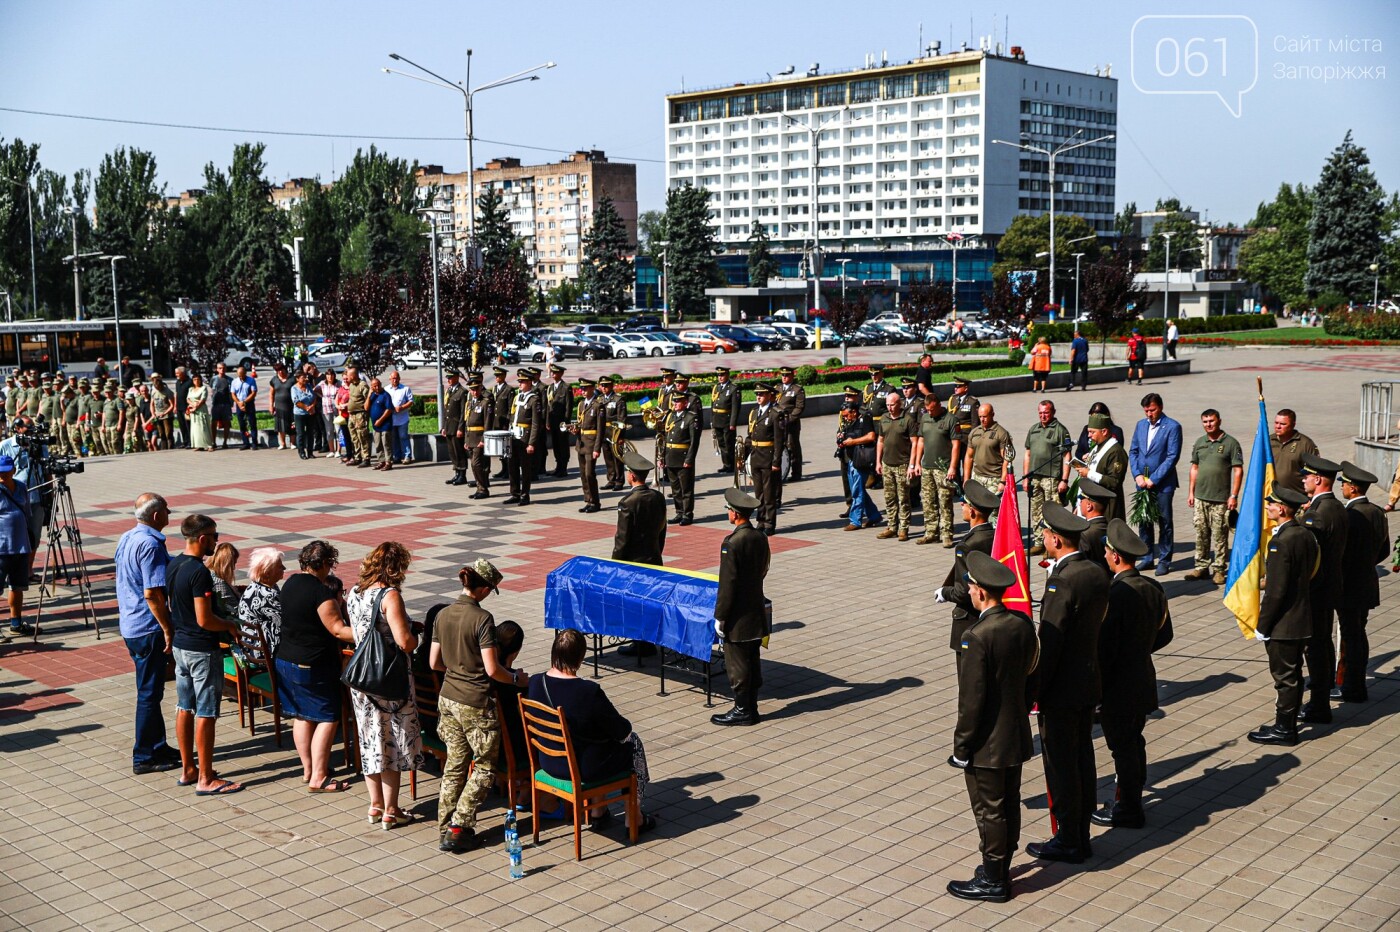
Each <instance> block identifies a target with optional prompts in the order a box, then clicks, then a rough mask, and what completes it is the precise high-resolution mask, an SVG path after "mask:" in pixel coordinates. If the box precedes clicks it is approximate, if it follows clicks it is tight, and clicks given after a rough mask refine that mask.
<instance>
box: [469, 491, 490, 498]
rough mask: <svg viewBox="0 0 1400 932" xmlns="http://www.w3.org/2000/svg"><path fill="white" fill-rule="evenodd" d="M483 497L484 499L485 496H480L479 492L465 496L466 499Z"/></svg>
mask: <svg viewBox="0 0 1400 932" xmlns="http://www.w3.org/2000/svg"><path fill="white" fill-rule="evenodd" d="M485 497H486V496H485V495H484V494H482V493H481V492H473V493H472V494H470V495H468V496H467V498H471V499H477V498H485Z"/></svg>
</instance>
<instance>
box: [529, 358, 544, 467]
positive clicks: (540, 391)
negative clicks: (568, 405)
mask: <svg viewBox="0 0 1400 932" xmlns="http://www.w3.org/2000/svg"><path fill="white" fill-rule="evenodd" d="M525 369H526V371H528V372H529V373H530V381H531V382H533V383H534V386H535V395H536V397H538V398H539V405H540V415H541V417H543V418H544V420H541V421H540V441H539V443H537V444H535V455H534V456H532V457H530V466H531V468H533V469H534V472H533V474H531V476H530V479H531V481H533V482H538V481H539V479H540V477H541V476H543V475H544V474H545V469H544V466H545V455H546V454H547V453H548V450H547V449H546V447H545V443H544V441H545V438H546V437H548V436H549V429H548V425H547V422H548V420H549V417H548V413H547V411H546V405H547V404H548V400H547V399H546V398H545V384H544V370H543V369H541V368H540V367H539V366H526V367H525Z"/></svg>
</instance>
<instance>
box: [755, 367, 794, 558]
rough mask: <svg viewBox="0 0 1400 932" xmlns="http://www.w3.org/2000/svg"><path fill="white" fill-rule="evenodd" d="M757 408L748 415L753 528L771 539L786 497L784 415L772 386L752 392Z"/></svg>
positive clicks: (763, 384) (765, 384)
mask: <svg viewBox="0 0 1400 932" xmlns="http://www.w3.org/2000/svg"><path fill="white" fill-rule="evenodd" d="M753 392H754V407H753V410H752V411H750V412H749V435H748V437H747V438H746V442H747V443H748V445H749V473H750V474H751V475H752V477H753V492H754V497H755V498H757V499H758V509H757V510H756V511H755V512H754V515H753V520H754V526H755V527H756V528H757V529H758V530H760V531H762V532H763V533H764V534H766V535H768V536H769V537H772V536H773V534H775V533H776V532H777V530H778V502H779V501H780V500H781V499H782V494H783V491H782V490H783V474H782V465H783V438H784V434H785V433H786V432H785V431H784V430H783V415H782V412H781V411H779V410H778V408H777V406H776V405H774V404H773V386H772V385H770V384H768V383H767V382H760V383H758V384H757V385H755V386H754V388H753Z"/></svg>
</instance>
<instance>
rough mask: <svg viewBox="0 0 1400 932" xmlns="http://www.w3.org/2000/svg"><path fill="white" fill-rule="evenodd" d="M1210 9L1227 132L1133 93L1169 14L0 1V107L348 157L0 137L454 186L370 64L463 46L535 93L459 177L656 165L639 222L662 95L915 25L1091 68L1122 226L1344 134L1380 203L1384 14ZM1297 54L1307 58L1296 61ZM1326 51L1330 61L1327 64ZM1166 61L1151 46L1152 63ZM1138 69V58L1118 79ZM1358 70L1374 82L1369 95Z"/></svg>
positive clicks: (497, 109)
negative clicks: (423, 168) (519, 74)
mask: <svg viewBox="0 0 1400 932" xmlns="http://www.w3.org/2000/svg"><path fill="white" fill-rule="evenodd" d="M1203 6H1205V5H1203ZM1209 7H1210V8H1211V9H1212V12H1214V13H1217V14H1237V15H1242V16H1248V17H1249V18H1250V19H1251V20H1252V21H1253V23H1254V24H1255V26H1256V27H1257V30H1258V79H1257V83H1256V84H1255V86H1254V87H1253V89H1252V90H1250V91H1249V92H1248V93H1246V94H1245V95H1244V97H1243V107H1242V113H1241V116H1240V117H1239V118H1236V117H1235V116H1233V115H1231V113H1230V112H1229V111H1227V109H1226V108H1225V106H1224V105H1222V103H1221V102H1220V100H1218V99H1216V98H1215V97H1213V96H1200V95H1195V96H1180V95H1149V94H1144V93H1142V92H1141V91H1139V90H1137V89H1135V88H1134V85H1133V80H1132V73H1131V65H1132V62H1133V50H1132V49H1131V43H1132V36H1133V25H1134V22H1135V21H1136V20H1137V19H1138V17H1139V16H1142V15H1146V14H1158V15H1160V14H1175V13H1178V12H1180V10H1181V9H1182V7H1181V5H1180V4H1171V3H1123V2H1100V0H1079V2H1077V3H1071V4H1051V3H1045V2H1043V0H1037V2H1033V3H1024V2H1019V0H1018V2H1003V3H1002V4H1000V5H999V6H989V5H984V4H947V3H940V4H930V3H913V2H888V0H887V2H880V3H867V4H859V3H851V2H849V0H844V2H841V0H810V2H803V3H791V2H779V0H768V2H755V0H745V2H734V0H711V2H708V3H704V4H666V3H641V2H634V0H609V2H606V3H593V4H579V3H576V2H571V3H554V2H551V0H536V2H533V3H527V4H509V3H499V2H491V3H485V2H458V3H448V4H414V5H411V6H410V5H408V4H389V3H383V2H377V3H369V2H362V0H340V2H320V0H316V2H286V0H284V2H280V3H272V2H264V0H239V2H237V3H231V2H198V0H196V2H190V0H182V2H168V0H123V2H92V0H86V2H84V0H46V2H30V0H0V107H12V108H21V109H28V110H46V111H56V112H62V113H73V114H85V115H96V116H105V117H115V118H121V119H132V120H149V121H159V122H168V123H188V124H201V125H210V126H222V127H236V128H246V129H249V130H284V131H295V132H314V133H332V134H340V135H342V136H345V137H349V138H338V139H334V140H332V139H324V138H320V139H317V138H301V137H295V136H272V135H264V136H259V135H257V134H256V133H222V132H200V131H195V130H185V129H169V128H156V127H145V126H128V125H118V124H107V123H97V122H86V121H75V120H65V119H57V118H53V117H41V116H32V115H25V114H18V113H13V112H7V111H3V110H0V136H3V137H5V138H13V137H16V136H18V137H21V138H23V139H25V140H26V141H34V142H39V143H41V144H42V149H41V158H42V159H43V161H44V163H45V165H46V166H47V167H49V168H53V169H56V170H59V171H63V172H68V173H71V172H72V171H74V170H76V169H78V168H84V167H87V168H93V169H95V168H96V167H97V165H98V163H99V161H100V160H101V158H102V155H103V154H104V153H106V152H108V151H110V150H112V149H113V148H115V147H117V146H119V145H130V146H139V147H141V148H145V149H149V150H151V151H153V152H154V153H155V155H156V158H157V161H158V164H159V167H160V175H161V181H162V182H164V183H165V184H166V185H167V187H168V189H169V191H170V192H171V193H174V192H176V191H179V190H181V189H183V188H189V187H197V186H198V185H199V184H200V182H201V178H202V169H203V166H204V164H205V163H206V162H208V161H211V160H212V161H214V162H215V163H216V164H218V165H227V164H228V161H229V157H230V153H231V151H232V148H233V146H234V144H235V143H237V142H240V141H243V140H245V139H261V140H262V141H264V142H266V143H267V163H268V167H269V174H270V175H271V177H272V179H273V181H275V182H280V181H282V180H285V179H287V178H289V177H295V176H312V175H320V176H321V177H322V178H323V179H329V178H331V177H333V175H334V171H335V170H338V169H342V168H343V167H344V165H345V163H346V161H347V160H348V159H349V157H350V156H351V154H352V153H353V151H354V150H355V148H356V147H357V146H366V147H367V146H368V145H369V144H370V143H371V142H375V143H377V144H378V145H379V146H380V147H381V148H383V149H386V150H388V151H389V152H390V153H391V154H393V155H396V156H403V157H405V158H408V159H410V160H411V159H414V158H416V159H417V160H418V161H420V162H425V163H440V164H443V165H445V166H446V167H447V168H448V169H449V170H461V169H462V168H463V167H464V165H465V161H466V156H465V147H464V145H463V143H461V142H460V141H457V142H449V141H441V142H432V141H423V142H411V141H394V140H387V139H383V138H382V137H385V136H440V137H451V136H453V135H454V134H455V135H456V136H457V137H460V136H461V135H462V106H461V99H460V97H459V96H458V95H456V94H453V93H452V92H450V91H446V90H437V89H434V88H431V87H429V86H427V85H424V84H418V83H416V82H413V81H409V80H406V79H404V78H399V77H395V76H391V75H385V74H383V73H381V72H380V70H379V69H380V68H381V67H383V66H385V65H388V64H391V62H389V60H388V58H387V55H388V53H389V52H399V53H401V54H403V55H406V56H408V57H409V58H412V59H414V60H416V61H418V62H420V63H422V64H424V65H426V66H427V67H429V68H432V69H433V70H435V71H438V72H439V73H441V74H444V75H447V76H449V77H451V78H453V79H454V80H457V79H460V78H461V77H462V76H463V70H464V62H465V50H466V48H467V47H468V46H471V47H472V48H474V49H475V55H474V64H473V69H474V70H473V83H474V84H479V83H482V82H484V81H487V80H491V79H493V78H496V77H500V76H503V75H506V74H509V73H511V72H514V71H518V70H520V69H523V68H526V67H529V66H532V65H535V64H538V63H541V62H544V61H546V60H550V59H552V60H554V61H555V62H557V63H558V67H557V68H555V69H553V70H551V71H548V72H545V73H544V78H543V80H541V81H537V82H530V83H526V84H521V85H517V86H514V87H508V88H500V89H496V90H492V91H489V92H487V93H484V94H482V95H481V96H480V97H478V99H477V123H476V134H477V136H478V143H477V149H476V156H477V163H478V164H481V163H483V162H484V161H485V160H486V159H488V158H491V157H493V156H497V155H511V154H513V155H519V156H521V157H522V158H526V159H532V158H538V159H541V160H544V159H555V158H558V157H560V156H561V155H563V154H564V153H566V152H567V151H570V150H572V149H574V148H588V147H596V148H602V149H605V150H606V151H607V152H608V154H609V156H616V157H619V158H622V157H631V158H634V159H642V158H646V159H652V160H656V161H652V162H640V163H639V166H638V183H639V198H638V199H639V201H640V204H641V207H642V209H647V208H652V207H657V206H659V205H660V203H661V200H662V198H663V196H664V185H665V180H664V174H663V171H662V167H661V165H660V163H659V160H660V158H661V156H662V154H663V139H664V136H663V130H664V125H663V113H664V110H663V102H662V96H663V95H664V94H665V93H667V92H670V91H674V90H678V89H680V88H681V87H682V85H683V84H684V86H688V87H698V86H708V85H716V84H724V83H732V82H735V81H744V80H753V79H762V78H763V76H764V73H765V72H773V71H778V70H780V69H781V68H783V67H784V66H786V65H796V66H797V67H798V69H799V70H801V69H804V68H806V66H807V65H808V64H810V63H812V62H820V63H821V65H822V67H823V70H826V69H832V68H837V67H844V66H851V65H858V64H860V63H861V62H862V60H863V58H864V56H865V54H866V53H867V52H872V51H873V52H877V53H879V52H881V51H884V50H888V51H889V55H890V58H891V60H900V61H903V60H905V59H908V58H911V57H914V55H915V54H916V50H917V49H918V42H919V29H920V24H921V23H922V27H923V33H924V39H925V41H926V42H927V41H928V40H930V39H933V38H938V39H940V40H941V41H942V42H943V45H944V48H945V49H947V48H949V46H950V43H949V39H950V35H951V38H952V40H953V46H954V47H956V46H957V45H960V44H961V42H962V41H963V40H965V39H966V38H967V37H968V36H969V34H974V35H985V34H989V33H993V32H995V34H996V38H997V40H998V41H1000V40H1002V39H1003V37H1005V36H1006V35H1007V34H1008V28H1007V27H1008V21H1009V38H1010V44H1013V45H1020V46H1022V47H1024V48H1025V50H1026V54H1027V56H1028V58H1029V59H1030V60H1031V61H1032V62H1035V63H1040V64H1046V65H1052V66H1055V67H1061V68H1068V69H1073V70H1085V71H1087V70H1089V69H1091V68H1092V67H1093V66H1094V65H1096V64H1104V63H1111V64H1112V65H1113V74H1114V76H1115V77H1117V78H1118V79H1119V89H1120V104H1119V133H1120V139H1119V158H1118V202H1119V205H1120V206H1121V205H1122V204H1123V203H1124V202H1126V201H1129V200H1134V201H1136V202H1137V203H1138V205H1139V206H1140V207H1145V206H1150V205H1151V204H1152V202H1154V201H1155V200H1156V199H1157V198H1158V197H1166V196H1172V195H1175V196H1178V197H1180V198H1181V200H1182V201H1183V202H1184V203H1186V204H1190V205H1191V206H1193V207H1195V208H1197V209H1202V210H1208V211H1209V217H1210V219H1211V220H1213V221H1234V222H1237V223H1244V222H1246V221H1247V220H1248V219H1249V218H1250V217H1251V216H1252V214H1253V212H1254V208H1255V206H1256V204H1257V203H1258V202H1259V201H1260V200H1261V199H1265V198H1268V197H1270V196H1271V195H1272V194H1273V192H1274V191H1275V190H1276V188H1277V186H1278V184H1279V182H1280V181H1283V180H1287V181H1305V182H1307V183H1309V184H1311V183H1313V182H1314V181H1316V179H1317V175H1318V172H1319V170H1320V169H1321V166H1322V163H1323V161H1324V160H1325V159H1326V157H1327V154H1328V153H1329V152H1330V151H1331V149H1332V148H1333V147H1334V146H1336V145H1337V143H1338V142H1340V141H1341V139H1342V136H1343V134H1344V133H1345V132H1346V131H1347V130H1348V129H1352V130H1353V131H1354V136H1355V139H1356V141H1357V142H1358V143H1359V144H1361V145H1363V146H1365V147H1366V149H1367V151H1368V152H1369V153H1370V156H1371V159H1372V163H1373V168H1374V170H1375V171H1376V174H1377V176H1378V177H1379V179H1380V181H1381V184H1382V185H1384V186H1385V188H1386V189H1387V190H1388V191H1389V190H1394V189H1395V188H1400V120H1397V119H1396V117H1397V114H1400V107H1397V105H1396V101H1397V99H1400V55H1397V51H1400V3H1395V2H1392V0H1380V2H1375V0H1373V2H1369V3H1368V2H1357V0H1329V2H1327V3H1318V2H1297V0H1274V2H1238V3H1235V4H1233V5H1229V4H1227V5H1223V6H1222V5H1219V4H1212V5H1209ZM953 10H957V11H958V12H957V13H956V14H954V13H953V12H952V11H953ZM1071 10H1072V11H1073V12H1072V13H1069V12H1067V11H1071ZM974 11H975V12H974ZM983 11H985V12H983ZM993 11H994V12H995V14H996V18H995V20H994V19H993ZM970 17H971V19H970ZM950 20H951V22H950ZM1150 29H1151V30H1153V31H1150V32H1144V31H1142V30H1141V29H1140V31H1139V39H1140V40H1141V41H1140V42H1139V45H1142V46H1144V47H1145V48H1146V49H1147V50H1148V52H1149V53H1150V52H1151V50H1152V49H1153V48H1154V47H1155V46H1154V43H1156V42H1158V40H1161V39H1163V38H1168V39H1171V40H1173V41H1175V42H1176V43H1178V47H1180V48H1182V49H1183V51H1185V50H1186V46H1185V43H1186V41H1187V40H1189V39H1190V38H1192V37H1200V38H1201V39H1202V40H1203V41H1201V42H1198V43H1197V44H1196V45H1195V46H1194V48H1196V49H1203V50H1205V51H1206V52H1210V53H1214V52H1215V51H1216V50H1218V48H1219V44H1218V43H1216V42H1215V40H1216V39H1217V38H1221V37H1224V38H1226V39H1227V48H1228V49H1229V50H1230V57H1229V59H1228V61H1227V66H1228V74H1229V76H1230V77H1229V80H1228V82H1227V83H1231V84H1235V85H1236V88H1237V89H1238V86H1239V85H1238V82H1239V81H1240V79H1241V75H1244V74H1246V73H1247V72H1246V67H1247V65H1248V58H1249V49H1248V48H1247V45H1248V44H1249V41H1250V37H1249V30H1248V29H1247V26H1244V25H1243V24H1242V23H1241V22H1240V21H1238V20H1234V21H1228V22H1227V21H1218V20H1217V21H1209V22H1195V23H1193V22H1183V21H1156V22H1155V23H1153V24H1151V25H1150ZM1221 30H1224V32H1221ZM1144 36H1146V37H1147V38H1146V39H1145V40H1144V39H1143V37H1144ZM1313 40H1318V41H1320V46H1319V47H1317V48H1312V47H1311V46H1310V43H1311V42H1312V41H1313ZM1334 40H1346V41H1347V42H1348V43H1350V44H1349V46H1348V47H1347V48H1346V49H1345V50H1341V49H1333V48H1330V47H1329V43H1331V42H1332V41H1334ZM1352 40H1366V41H1365V42H1364V43H1355V42H1353V41H1352ZM1370 40H1377V41H1378V43H1379V48H1377V47H1376V45H1374V44H1372V42H1371V41H1370ZM974 44H975V43H974ZM1171 47H1172V46H1171V43H1168V45H1166V46H1164V48H1165V49H1166V50H1167V52H1170V50H1171ZM1139 51H1141V49H1140V50H1139ZM1143 61H1144V59H1143V58H1142V56H1141V55H1139V56H1138V63H1139V65H1141V64H1142V63H1143ZM1167 64H1169V62H1168V63H1167ZM1298 66H1302V67H1304V68H1310V67H1314V66H1316V67H1319V68H1321V67H1326V66H1333V67H1339V68H1342V69H1353V70H1351V71H1349V72H1340V73H1339V74H1340V75H1344V76H1338V77H1334V78H1329V79H1327V80H1324V77H1323V73H1322V72H1311V73H1310V72H1307V71H1303V72H1301V76H1298V75H1299V73H1298V72H1295V73H1294V74H1293V75H1291V76H1287V77H1279V76H1277V74H1276V69H1277V68H1279V67H1283V68H1294V67H1298ZM1387 66H1388V67H1387ZM1163 67H1165V65H1164V66H1163ZM1377 68H1385V69H1386V71H1387V72H1389V73H1388V74H1387V76H1385V77H1383V78H1382V77H1378V76H1377V74H1376V71H1375V69H1377ZM1362 69H1370V70H1369V71H1363V70H1362ZM1363 75H1364V76H1363ZM1149 77H1150V78H1151V81H1152V82H1155V83H1151V84H1149V87H1155V88H1157V89H1162V88H1166V89H1172V88H1173V87H1175V86H1179V85H1173V84H1172V79H1170V78H1163V77H1161V76H1160V75H1155V76H1154V75H1149ZM1245 83H1248V82H1247V80H1246V81H1245ZM357 133H359V134H371V135H361V136H354V135H353V134H357ZM376 137H380V138H376ZM484 140H499V141H500V142H487V141H484ZM522 145H532V146H539V147H541V148H542V149H544V150H545V151H532V150H527V149H524V148H521V146H522Z"/></svg>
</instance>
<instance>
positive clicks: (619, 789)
mask: <svg viewBox="0 0 1400 932" xmlns="http://www.w3.org/2000/svg"><path fill="white" fill-rule="evenodd" d="M520 715H521V718H523V719H524V721H525V744H526V746H527V750H528V751H529V755H530V756H529V759H530V770H531V772H532V773H533V777H532V778H531V780H530V809H531V812H532V813H534V816H533V817H532V818H531V819H530V822H531V823H532V824H533V825H534V830H535V844H537V845H538V844H539V843H540V818H539V811H540V793H542V792H543V793H547V794H549V795H550V796H554V797H556V798H558V799H562V800H565V801H566V802H568V803H570V804H571V805H572V806H573V808H574V860H575V861H582V860H583V840H582V839H583V834H582V831H583V813H584V812H585V811H586V810H588V809H591V808H593V807H594V806H601V805H603V804H605V803H608V802H611V801H612V800H614V799H617V798H619V797H620V798H622V799H623V800H624V801H625V802H626V803H627V823H628V827H627V840H628V841H629V842H630V843H631V844H634V845H635V844H636V843H637V831H638V827H639V826H640V825H641V821H642V807H641V802H640V800H639V799H638V797H637V775H636V774H634V773H632V772H631V771H630V770H629V771H627V772H625V773H618V774H613V775H612V776H610V777H608V778H607V779H605V780H598V781H595V782H593V783H584V782H582V781H581V780H580V779H579V770H578V756H577V755H576V754H575V753H574V744H573V741H572V740H571V739H570V738H569V723H568V722H566V721H565V720H564V714H563V713H562V712H560V711H559V710H558V709H553V708H550V707H549V706H547V705H544V704H542V703H539V702H534V701H532V700H530V699H526V698H525V697H523V696H522V697H521V698H520ZM545 742H548V744H546V743H545ZM551 745H553V746H551ZM560 748H562V750H560ZM541 754H544V755H547V756H549V757H562V758H565V759H566V760H568V762H569V779H568V780H560V779H558V778H557V777H552V776H550V775H549V774H548V773H546V772H545V771H544V770H543V769H542V768H541V767H540V760H539V755H541Z"/></svg>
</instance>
